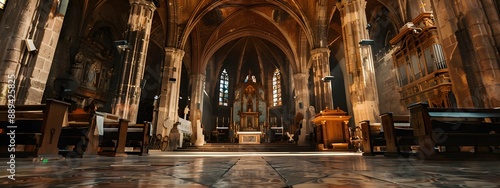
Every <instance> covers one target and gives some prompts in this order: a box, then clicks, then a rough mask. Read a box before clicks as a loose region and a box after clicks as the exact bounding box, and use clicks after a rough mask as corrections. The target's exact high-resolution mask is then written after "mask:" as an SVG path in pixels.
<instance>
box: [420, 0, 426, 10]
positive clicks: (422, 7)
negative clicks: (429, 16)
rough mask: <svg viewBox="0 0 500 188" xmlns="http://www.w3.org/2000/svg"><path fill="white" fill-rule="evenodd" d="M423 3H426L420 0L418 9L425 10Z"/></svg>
mask: <svg viewBox="0 0 500 188" xmlns="http://www.w3.org/2000/svg"><path fill="white" fill-rule="evenodd" d="M425 5H426V4H425V3H424V2H423V1H422V0H420V10H421V11H422V12H425Z"/></svg>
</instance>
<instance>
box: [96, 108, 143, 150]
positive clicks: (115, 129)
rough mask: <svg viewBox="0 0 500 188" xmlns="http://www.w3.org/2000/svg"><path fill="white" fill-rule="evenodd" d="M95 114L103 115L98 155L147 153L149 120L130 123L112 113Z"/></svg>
mask: <svg viewBox="0 0 500 188" xmlns="http://www.w3.org/2000/svg"><path fill="white" fill-rule="evenodd" d="M97 114H98V115H102V116H104V126H103V128H104V130H103V131H104V134H103V135H102V136H101V140H100V144H99V146H100V148H99V155H105V156H127V155H129V154H132V155H141V156H144V155H149V141H150V136H151V132H150V131H151V130H152V127H151V126H152V125H151V123H150V122H143V123H136V124H132V123H129V122H128V120H124V119H120V118H119V117H118V116H114V115H112V114H106V113H103V114H100V113H97Z"/></svg>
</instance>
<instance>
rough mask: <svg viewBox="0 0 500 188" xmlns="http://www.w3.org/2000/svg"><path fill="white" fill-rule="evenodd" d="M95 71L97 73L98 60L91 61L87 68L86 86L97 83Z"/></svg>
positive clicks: (92, 85)
mask: <svg viewBox="0 0 500 188" xmlns="http://www.w3.org/2000/svg"><path fill="white" fill-rule="evenodd" d="M97 73H99V65H98V62H95V61H94V62H93V63H91V64H90V66H89V67H88V69H87V86H91V87H95V86H96V83H97Z"/></svg>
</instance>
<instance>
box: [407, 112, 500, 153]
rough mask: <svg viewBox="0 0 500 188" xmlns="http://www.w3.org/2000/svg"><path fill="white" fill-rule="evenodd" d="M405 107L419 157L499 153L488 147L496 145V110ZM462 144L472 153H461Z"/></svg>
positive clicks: (499, 129) (499, 119) (499, 138)
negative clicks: (472, 150)
mask: <svg viewBox="0 0 500 188" xmlns="http://www.w3.org/2000/svg"><path fill="white" fill-rule="evenodd" d="M408 109H409V110H410V122H411V126H412V127H413V129H414V135H415V136H416V137H418V142H419V145H420V149H419V155H420V156H421V157H422V158H425V159H429V158H438V157H471V156H484V155H483V154H487V156H492V155H491V154H493V156H495V157H498V156H499V155H498V154H494V153H493V152H492V151H493V150H492V149H491V147H497V146H500V109H465V108H458V109H451V108H428V104H426V103H418V104H413V105H410V106H408ZM442 146H444V148H443V147H442ZM464 146H473V147H474V152H471V151H467V152H462V151H461V148H465V147H464ZM436 147H437V148H440V150H441V151H440V150H436V149H435V148H436ZM444 150H446V151H444ZM471 153H473V155H471Z"/></svg>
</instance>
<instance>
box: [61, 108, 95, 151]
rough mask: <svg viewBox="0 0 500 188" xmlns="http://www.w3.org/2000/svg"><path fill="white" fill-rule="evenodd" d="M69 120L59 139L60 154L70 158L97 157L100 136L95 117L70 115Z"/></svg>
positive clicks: (77, 114) (78, 114) (79, 114)
mask: <svg viewBox="0 0 500 188" xmlns="http://www.w3.org/2000/svg"><path fill="white" fill-rule="evenodd" d="M67 120H68V122H67V124H66V125H64V126H63V128H62V130H61V135H60V137H59V144H58V147H59V154H61V155H63V156H64V157H69V158H76V157H79V158H80V157H96V156H97V151H98V146H99V135H96V134H95V133H96V124H95V115H94V114H93V113H92V114H91V113H69V114H68V116H67Z"/></svg>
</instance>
